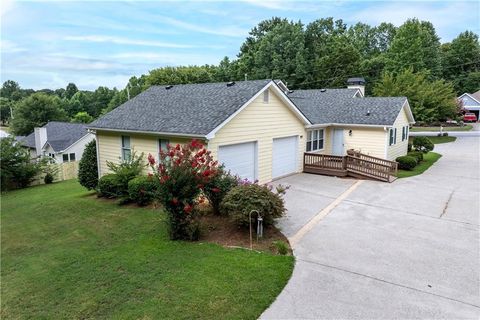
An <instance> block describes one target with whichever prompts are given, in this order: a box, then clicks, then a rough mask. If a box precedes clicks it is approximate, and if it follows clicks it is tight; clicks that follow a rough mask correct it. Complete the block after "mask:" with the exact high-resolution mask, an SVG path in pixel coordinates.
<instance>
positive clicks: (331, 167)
mask: <svg viewBox="0 0 480 320" xmlns="http://www.w3.org/2000/svg"><path fill="white" fill-rule="evenodd" d="M397 170H398V163H397V162H395V161H389V160H385V159H382V158H377V157H372V156H369V155H366V154H363V153H360V152H357V151H353V150H348V151H347V155H345V156H334V155H325V154H318V153H308V152H306V153H304V155H303V172H305V173H314V174H323V175H330V176H337V177H346V176H351V177H356V178H360V179H373V180H380V181H385V182H393V181H394V180H396V174H397Z"/></svg>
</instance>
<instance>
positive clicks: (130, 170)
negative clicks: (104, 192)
mask: <svg viewBox="0 0 480 320" xmlns="http://www.w3.org/2000/svg"><path fill="white" fill-rule="evenodd" d="M107 167H108V168H109V169H110V171H111V172H113V173H114V174H115V175H116V176H117V177H116V179H117V197H124V198H128V182H129V181H130V180H132V179H133V178H135V177H137V176H139V175H140V174H141V173H142V170H143V168H145V167H146V164H144V163H143V153H141V154H140V156H137V155H136V153H135V152H134V151H133V152H132V155H131V157H130V159H129V160H125V161H122V162H120V163H114V162H110V161H107Z"/></svg>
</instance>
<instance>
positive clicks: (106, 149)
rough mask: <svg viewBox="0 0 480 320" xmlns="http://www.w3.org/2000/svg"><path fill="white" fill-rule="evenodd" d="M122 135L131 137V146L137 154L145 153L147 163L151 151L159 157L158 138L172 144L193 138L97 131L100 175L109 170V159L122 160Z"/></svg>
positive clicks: (113, 160)
mask: <svg viewBox="0 0 480 320" xmlns="http://www.w3.org/2000/svg"><path fill="white" fill-rule="evenodd" d="M122 135H125V136H129V137H130V147H131V149H132V151H135V152H136V153H137V155H139V154H140V153H142V152H143V153H144V159H145V163H147V156H148V154H149V153H151V154H152V155H154V156H155V158H156V159H158V139H165V140H169V141H170V143H171V144H177V143H180V144H183V143H186V142H188V141H190V140H191V139H189V138H172V137H162V136H156V135H145V134H143V135H142V134H130V133H120V132H118V133H117V132H106V131H97V142H98V150H99V164H100V167H99V170H98V171H99V172H98V174H99V175H100V176H103V175H105V174H107V173H108V172H109V169H108V167H107V161H111V162H117V163H118V162H120V160H121V157H122V153H121V147H122V138H121V136H122ZM146 171H148V167H146Z"/></svg>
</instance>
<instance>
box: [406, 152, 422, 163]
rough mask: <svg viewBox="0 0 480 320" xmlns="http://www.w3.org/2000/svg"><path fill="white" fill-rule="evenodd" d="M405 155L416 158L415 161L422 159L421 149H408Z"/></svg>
mask: <svg viewBox="0 0 480 320" xmlns="http://www.w3.org/2000/svg"><path fill="white" fill-rule="evenodd" d="M407 156H410V157H414V158H415V159H417V163H420V162H421V161H423V152H421V151H410V152H409V153H407Z"/></svg>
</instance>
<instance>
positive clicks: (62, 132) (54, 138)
mask: <svg viewBox="0 0 480 320" xmlns="http://www.w3.org/2000/svg"><path fill="white" fill-rule="evenodd" d="M43 127H44V128H47V143H48V144H49V145H50V146H51V147H52V148H53V150H55V151H56V152H59V151H63V150H65V149H67V148H68V147H70V146H71V145H72V144H74V143H75V142H77V141H78V140H80V139H81V138H82V137H83V136H85V135H87V134H88V131H87V125H86V124H83V123H70V122H59V121H50V122H49V123H47V124H46V125H44V126H43ZM20 141H21V142H22V144H23V145H24V146H26V147H29V148H35V132H32V133H30V134H29V135H28V136H26V137H25V138H24V139H22V140H20Z"/></svg>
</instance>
